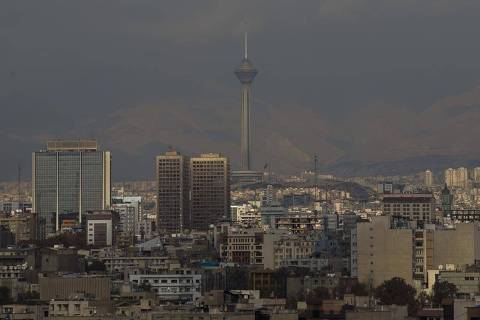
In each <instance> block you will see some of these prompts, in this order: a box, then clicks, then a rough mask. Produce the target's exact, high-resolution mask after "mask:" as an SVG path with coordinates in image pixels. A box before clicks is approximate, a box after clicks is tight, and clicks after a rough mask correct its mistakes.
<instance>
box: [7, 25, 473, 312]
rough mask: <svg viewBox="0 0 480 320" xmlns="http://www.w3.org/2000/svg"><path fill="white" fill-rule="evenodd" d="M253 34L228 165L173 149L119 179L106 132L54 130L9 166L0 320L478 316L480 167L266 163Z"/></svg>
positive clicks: (241, 68) (217, 154) (212, 155)
mask: <svg viewBox="0 0 480 320" xmlns="http://www.w3.org/2000/svg"><path fill="white" fill-rule="evenodd" d="M242 27H244V29H248V28H246V27H245V26H244V25H242ZM1 31H2V30H1V26H0V34H1ZM250 37H251V35H250ZM248 41H249V40H248V35H247V33H246V32H244V31H242V41H241V42H242V46H243V52H242V55H241V56H242V59H241V61H240V63H239V65H238V66H237V67H236V68H235V69H234V70H233V74H232V73H230V76H231V77H232V78H234V77H236V80H238V82H239V83H237V85H238V88H237V89H238V92H237V95H236V96H235V99H237V98H238V99H237V100H236V101H237V105H238V108H237V109H238V110H236V111H238V114H239V119H237V121H236V124H237V126H236V127H235V128H232V131H235V132H237V131H238V132H239V135H238V136H239V141H237V140H238V139H237V140H235V141H236V142H235V155H234V156H233V158H235V159H232V156H231V155H226V154H224V153H222V150H221V148H218V149H216V148H215V143H213V144H212V145H213V147H210V148H206V147H204V145H203V144H199V148H202V149H203V150H200V152H188V151H185V150H189V149H188V148H184V147H183V146H182V145H178V144H173V143H172V145H176V147H174V146H172V145H167V146H163V148H159V149H158V152H156V153H155V156H154V157H150V158H149V162H150V163H151V167H152V168H154V171H152V172H151V176H149V177H148V179H136V180H135V179H124V178H123V177H118V176H116V174H115V172H118V171H115V170H114V168H115V166H116V164H117V163H119V162H121V161H123V160H122V159H119V158H118V157H117V155H116V154H115V152H113V151H112V150H111V149H110V146H109V144H108V143H104V142H103V141H102V136H101V135H100V136H98V137H93V138H92V137H91V135H84V136H77V137H74V138H72V135H71V134H69V135H67V134H66V135H61V134H57V135H46V136H41V140H42V146H41V148H38V149H34V150H23V153H21V154H25V153H28V154H31V157H25V158H22V159H20V160H18V162H19V164H18V166H17V167H15V168H12V167H11V166H9V167H8V168H5V170H9V171H10V172H14V171H15V174H14V175H15V176H16V179H15V180H13V179H10V181H3V182H0V319H23V320H44V319H57V320H79V319H102V320H107V319H119V320H141V319H147V320H310V319H329V320H335V319H338V320H341V319H345V320H367V319H375V320H406V319H418V320H454V319H455V320H457V319H462V320H463V319H465V320H470V319H480V162H478V163H477V162H475V161H472V160H471V159H466V160H465V161H464V162H461V161H460V163H463V164H461V165H458V163H459V161H457V160H455V161H452V162H451V163H450V164H449V165H443V164H436V165H435V166H434V167H427V166H425V167H422V169H421V170H410V169H409V168H404V170H403V169H402V170H397V171H395V172H392V174H384V173H382V174H371V175H368V174H363V173H364V172H365V171H362V173H359V174H351V172H355V170H356V169H355V168H350V169H348V170H344V171H343V173H344V174H338V171H335V172H334V171H333V170H329V169H328V168H327V167H326V166H325V165H322V164H321V163H320V160H319V159H320V158H322V157H326V156H325V154H326V153H327V152H326V151H325V150H320V149H319V150H318V152H315V153H312V154H308V155H306V156H304V157H303V158H305V157H306V158H307V159H308V161H306V162H307V165H306V166H305V168H303V169H302V170H297V171H298V172H293V173H292V172H287V170H284V171H282V170H281V169H278V168H279V167H280V166H277V167H275V166H274V165H272V164H271V162H270V161H269V162H267V163H260V161H259V160H258V158H257V157H256V154H255V150H256V149H255V148H254V145H255V143H254V142H255V139H257V136H256V135H255V129H254V128H255V126H259V124H256V121H255V112H254V110H255V108H256V102H257V100H256V99H255V98H254V96H255V95H254V91H255V94H256V93H257V91H256V90H254V89H255V88H256V87H255V81H256V77H257V76H258V77H260V76H261V75H262V72H263V71H262V65H258V66H257V65H256V64H255V65H254V63H253V59H254V57H255V56H254V55H252V54H251V53H249V42H248ZM239 42H240V41H239ZM250 47H251V46H250ZM257 67H258V69H257ZM277 67H279V68H280V67H281V66H277ZM265 69H267V68H265ZM268 70H270V71H271V70H272V67H271V66H270V69H268ZM180 73H181V72H180ZM11 76H12V77H14V76H16V75H15V74H13V75H11ZM217 85H218V84H217ZM0 93H1V92H0ZM238 93H239V94H238ZM0 98H1V94H0ZM469 101H470V100H469ZM1 102H2V100H1V99H0V104H1ZM472 105H473V104H472ZM232 112H233V111H232ZM26 117H28V115H27V116H26ZM206 117H214V115H213V114H208V115H207V116H206ZM237 118H238V117H237ZM392 118H393V117H392ZM289 121H291V122H295V121H305V119H293V118H292V119H289ZM390 121H392V122H394V121H395V120H394V119H391V120H390ZM47 125H48V124H47ZM195 125H197V124H195ZM279 126H280V125H279ZM183 129H185V130H186V131H188V130H187V128H183V127H181V126H178V125H177V124H175V125H173V126H172V128H170V130H171V131H172V134H173V135H175V134H176V133H177V132H180V131H182V130H183ZM197 129H198V128H197ZM132 130H133V131H135V130H134V129H132ZM284 130H286V131H287V129H284ZM1 134H3V132H2V131H0V138H1V139H3V138H2V137H3V135H1ZM215 134H216V133H214V134H213V136H215ZM380 134H382V133H380ZM415 134H417V133H415ZM418 134H420V133H418ZM386 135H387V134H386ZM457 138H458V137H457ZM5 139H6V138H5ZM211 139H212V140H215V137H213V138H211ZM393 141H395V140H394V138H392V142H393ZM372 143H374V142H372ZM290 147H291V149H292V150H293V149H294V147H295V146H294V145H291V146H290ZM273 148H275V147H273ZM472 148H473V146H472ZM197 150H198V148H197ZM2 152H3V151H2ZM292 152H293V151H292ZM302 156H303V155H302ZM460 156H461V155H460ZM119 157H122V155H120V156H119ZM237 157H238V161H237ZM3 159H6V155H2V154H0V160H3ZM467 160H468V161H467ZM276 161H277V163H278V162H281V161H282V159H281V158H280V159H278V158H277V159H276ZM273 162H274V161H273V160H272V163H273ZM1 163H2V164H1V165H2V166H3V167H6V165H5V164H4V163H3V162H1ZM20 163H28V166H25V165H23V166H22V165H20ZM442 163H443V162H442ZM389 165H392V164H391V163H390V164H389ZM352 166H353V165H352ZM398 166H402V165H401V164H399V165H398ZM143 169H144V168H138V167H135V166H133V165H132V167H131V168H129V170H132V171H133V173H131V174H132V176H135V172H134V171H135V170H143ZM122 170H124V167H122ZM385 171H388V170H383V171H382V172H385ZM400 171H401V172H407V171H408V173H405V174H403V173H402V174H399V173H398V172H400ZM10 176H12V175H10ZM138 176H140V175H138Z"/></svg>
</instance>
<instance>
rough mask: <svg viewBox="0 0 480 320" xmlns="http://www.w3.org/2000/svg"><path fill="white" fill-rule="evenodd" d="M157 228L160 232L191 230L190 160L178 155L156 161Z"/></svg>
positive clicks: (166, 156) (160, 157)
mask: <svg viewBox="0 0 480 320" xmlns="http://www.w3.org/2000/svg"><path fill="white" fill-rule="evenodd" d="M156 170H157V226H158V229H159V230H160V231H161V232H167V233H181V232H182V231H183V230H184V229H189V228H190V199H189V197H190V179H189V176H190V175H189V171H190V159H189V158H188V157H187V156H184V155H181V154H179V153H178V152H175V151H171V152H166V153H165V154H164V155H160V156H157V158H156Z"/></svg>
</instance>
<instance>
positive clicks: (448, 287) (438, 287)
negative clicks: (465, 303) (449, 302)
mask: <svg viewBox="0 0 480 320" xmlns="http://www.w3.org/2000/svg"><path fill="white" fill-rule="evenodd" d="M457 291H458V289H457V286H456V285H454V284H453V283H450V282H448V281H437V282H435V284H434V285H433V296H432V303H433V305H434V306H440V305H442V300H443V299H453V298H455V296H456V295H457Z"/></svg>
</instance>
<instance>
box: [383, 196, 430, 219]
mask: <svg viewBox="0 0 480 320" xmlns="http://www.w3.org/2000/svg"><path fill="white" fill-rule="evenodd" d="M434 209H435V198H434V197H433V195H432V194H428V193H427V194H403V193H399V194H397V193H394V194H388V195H384V196H383V198H382V211H383V213H384V214H386V215H391V216H400V217H405V218H408V219H410V220H412V221H426V222H430V221H431V220H432V216H433V211H434Z"/></svg>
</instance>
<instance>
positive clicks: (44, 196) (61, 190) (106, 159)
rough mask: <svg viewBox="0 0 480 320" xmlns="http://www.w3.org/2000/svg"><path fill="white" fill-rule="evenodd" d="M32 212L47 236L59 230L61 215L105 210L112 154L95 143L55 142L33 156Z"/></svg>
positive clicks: (51, 142) (80, 141)
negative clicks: (40, 222)
mask: <svg viewBox="0 0 480 320" xmlns="http://www.w3.org/2000/svg"><path fill="white" fill-rule="evenodd" d="M32 197H33V201H32V202H33V208H32V210H33V212H35V213H37V214H38V215H39V216H40V217H42V218H45V228H46V233H47V234H48V233H53V232H55V231H57V230H59V227H60V226H59V215H61V214H64V213H77V214H78V220H79V222H81V220H82V215H83V214H85V213H86V212H87V211H91V210H106V209H109V208H110V204H111V154H110V152H109V151H100V150H98V144H97V142H96V141H95V140H52V141H48V142H47V148H46V150H42V151H39V152H34V153H33V154H32Z"/></svg>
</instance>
